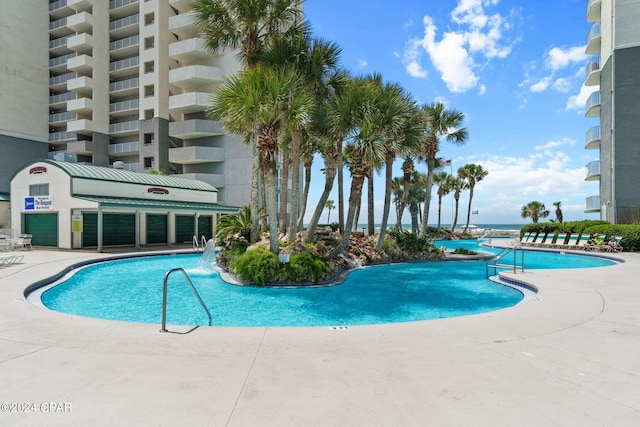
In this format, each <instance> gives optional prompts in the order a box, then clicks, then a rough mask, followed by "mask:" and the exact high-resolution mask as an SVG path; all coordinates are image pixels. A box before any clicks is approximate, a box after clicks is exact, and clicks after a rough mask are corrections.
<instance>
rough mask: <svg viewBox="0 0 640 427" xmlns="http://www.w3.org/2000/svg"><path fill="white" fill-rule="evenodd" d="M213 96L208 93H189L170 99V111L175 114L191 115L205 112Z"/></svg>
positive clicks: (173, 96)
mask: <svg viewBox="0 0 640 427" xmlns="http://www.w3.org/2000/svg"><path fill="white" fill-rule="evenodd" d="M210 100H211V94H210V93H207V92H189V93H182V94H179V95H172V96H170V97H169V110H171V111H172V112H174V113H181V114H189V113H195V112H198V111H205V110H206V109H207V107H208V106H209V103H210Z"/></svg>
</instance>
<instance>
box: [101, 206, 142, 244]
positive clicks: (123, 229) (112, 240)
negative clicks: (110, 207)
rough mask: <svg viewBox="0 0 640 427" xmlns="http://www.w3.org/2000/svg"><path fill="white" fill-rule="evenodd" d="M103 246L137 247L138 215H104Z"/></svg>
mask: <svg viewBox="0 0 640 427" xmlns="http://www.w3.org/2000/svg"><path fill="white" fill-rule="evenodd" d="M96 244H97V243H96ZM102 244H103V245H104V246H117V245H135V244H136V214H132V213H131V214H129V213H105V214H102Z"/></svg>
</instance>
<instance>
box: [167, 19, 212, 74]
mask: <svg viewBox="0 0 640 427" xmlns="http://www.w3.org/2000/svg"><path fill="white" fill-rule="evenodd" d="M178 16H180V15H178ZM169 56H170V57H171V58H173V59H175V60H176V61H180V62H182V63H186V64H189V63H193V62H198V61H200V60H202V59H205V58H210V57H211V56H212V55H211V53H210V52H209V51H208V50H207V48H206V45H205V42H204V40H203V39H201V38H198V37H194V38H190V39H187V40H181V41H179V42H174V43H171V44H169Z"/></svg>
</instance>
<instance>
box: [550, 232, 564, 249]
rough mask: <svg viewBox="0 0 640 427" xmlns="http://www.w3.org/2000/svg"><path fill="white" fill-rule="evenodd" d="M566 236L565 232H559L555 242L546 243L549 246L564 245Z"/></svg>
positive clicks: (557, 246) (558, 246)
mask: <svg viewBox="0 0 640 427" xmlns="http://www.w3.org/2000/svg"><path fill="white" fill-rule="evenodd" d="M566 238H567V233H560V234H558V236H556V240H555V242H549V244H548V245H547V246H548V247H550V248H561V247H563V246H564V241H565V240H566Z"/></svg>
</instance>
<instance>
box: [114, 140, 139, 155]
mask: <svg viewBox="0 0 640 427" xmlns="http://www.w3.org/2000/svg"><path fill="white" fill-rule="evenodd" d="M139 152H140V143H139V142H138V141H132V142H122V143H119V144H111V145H109V156H112V157H126V156H131V155H132V154H138V153H139Z"/></svg>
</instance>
